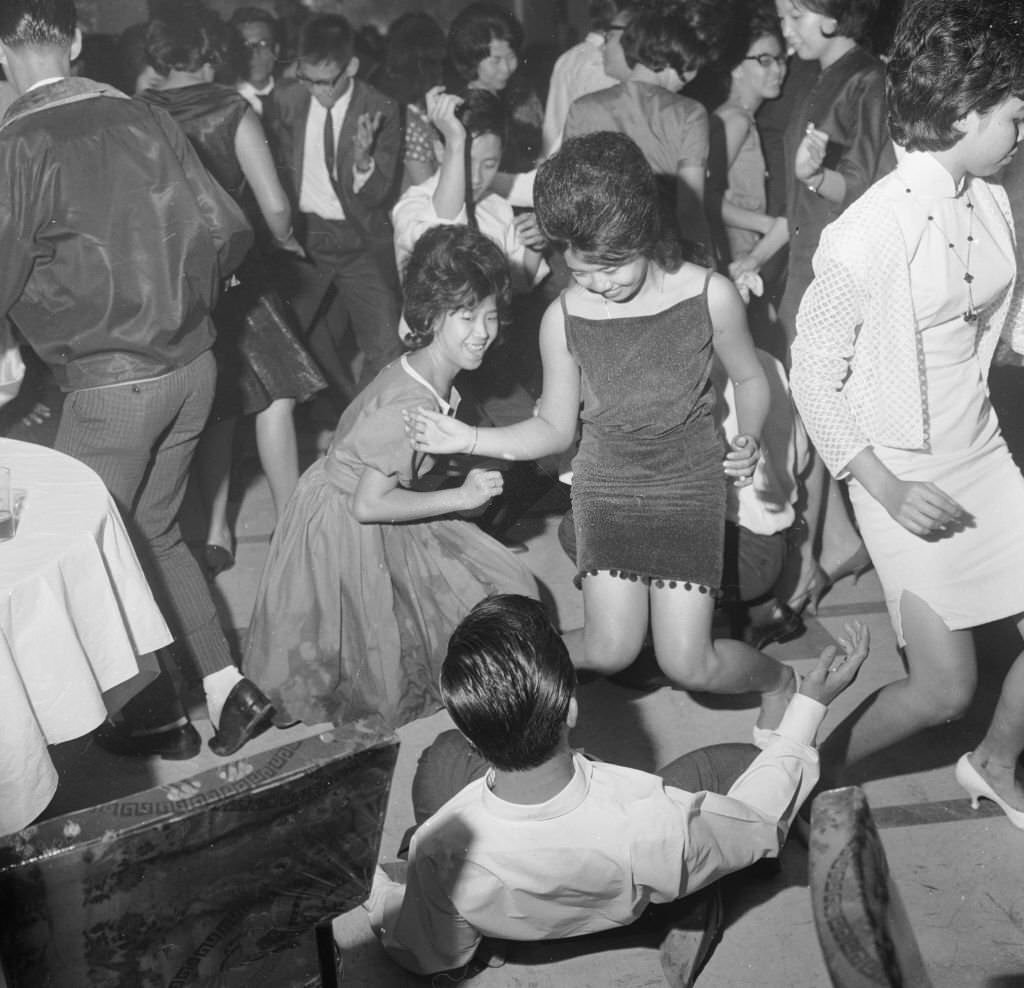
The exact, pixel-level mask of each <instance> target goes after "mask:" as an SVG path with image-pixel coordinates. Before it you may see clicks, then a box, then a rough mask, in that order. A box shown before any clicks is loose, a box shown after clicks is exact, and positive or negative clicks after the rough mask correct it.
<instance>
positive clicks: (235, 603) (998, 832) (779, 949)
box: [51, 460, 1024, 988]
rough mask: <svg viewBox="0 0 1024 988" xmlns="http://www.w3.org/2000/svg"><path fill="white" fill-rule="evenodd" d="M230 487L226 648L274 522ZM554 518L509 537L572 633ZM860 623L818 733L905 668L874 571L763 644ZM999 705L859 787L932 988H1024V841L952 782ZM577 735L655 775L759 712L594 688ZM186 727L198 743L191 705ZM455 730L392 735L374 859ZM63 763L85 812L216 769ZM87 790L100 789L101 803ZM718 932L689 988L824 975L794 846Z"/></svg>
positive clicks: (554, 981) (369, 987)
mask: <svg viewBox="0 0 1024 988" xmlns="http://www.w3.org/2000/svg"><path fill="white" fill-rule="evenodd" d="M236 480H237V482H236V483H235V485H234V488H235V490H234V493H233V501H234V507H235V508H236V509H237V522H236V531H237V534H238V547H237V563H236V565H235V567H234V568H233V569H231V570H229V571H227V572H225V573H223V574H221V576H220V577H218V579H217V582H216V598H217V603H218V606H219V608H220V611H221V616H222V619H223V623H224V625H225V627H227V628H229V629H231V630H232V631H233V632H234V633H235V635H236V636H237V637H236V640H237V641H241V640H242V639H243V637H244V634H245V626H246V624H247V622H248V619H249V612H250V609H251V606H252V602H253V597H254V594H255V590H256V585H257V582H258V580H259V576H260V570H261V567H262V565H263V559H264V557H265V554H266V550H267V544H268V536H269V533H270V531H271V528H272V526H273V515H272V510H271V502H270V496H269V493H268V490H267V487H266V484H265V482H264V481H263V479H262V477H261V476H260V475H259V473H258V471H257V469H256V467H255V464H254V462H253V461H251V460H245V461H244V462H243V466H242V469H241V470H240V471H239V472H238V477H237V478H236ZM558 520H559V519H558V517H557V515H554V514H546V513H545V512H544V511H538V512H536V513H534V514H531V515H530V516H528V517H526V518H524V519H522V520H520V522H518V523H517V525H516V527H515V529H514V530H513V535H514V536H515V538H516V539H517V540H518V541H519V542H521V543H522V544H523V546H525V554H524V557H523V558H524V559H525V561H526V563H527V565H528V566H529V567H530V569H531V570H532V571H533V572H534V573H535V574H536V576H537V578H538V580H539V581H540V583H541V586H542V591H543V593H544V594H545V596H546V598H547V599H548V600H549V601H550V603H551V605H552V607H553V608H554V610H555V611H556V612H557V615H558V619H559V621H560V623H561V625H562V627H565V628H571V627H574V626H577V625H578V624H579V623H580V622H581V617H582V604H581V600H580V595H579V592H578V591H577V590H576V589H575V588H574V587H573V586H572V579H571V578H572V567H571V565H570V563H569V561H568V560H567V559H566V557H565V556H564V555H563V554H562V551H561V549H560V548H559V546H558V541H557V538H556V535H555V532H556V528H557V525H558ZM186 528H187V531H188V534H189V537H190V539H194V540H195V541H196V542H201V541H202V533H201V529H200V527H199V526H198V525H197V524H189V525H187V526H186ZM852 617H856V618H859V619H860V620H863V621H865V622H867V623H868V624H869V626H870V628H871V633H872V640H873V647H872V654H871V657H870V659H869V660H868V663H867V664H866V665H865V667H864V669H863V670H862V671H861V674H860V678H859V680H858V681H857V682H856V683H855V684H854V686H853V687H852V688H851V689H850V690H849V691H848V693H847V694H846V695H845V696H843V697H841V698H840V700H839V701H838V702H837V703H836V705H835V710H834V711H833V712H832V713H830V715H829V719H828V720H827V721H826V730H827V729H828V725H829V724H830V723H835V722H836V720H837V715H842V714H843V713H845V712H846V711H848V710H849V709H851V708H852V707H854V706H855V705H856V704H857V703H858V702H859V701H860V700H861V699H862V698H863V697H864V696H866V695H867V694H868V693H869V692H870V691H871V690H872V689H873V688H875V687H877V686H878V685H881V684H883V683H885V682H887V681H889V680H890V679H893V678H895V677H896V676H897V675H898V674H899V672H900V669H901V666H900V658H899V655H898V653H897V650H896V647H895V639H894V636H893V633H892V631H891V628H890V626H889V621H888V617H887V615H886V613H885V609H884V606H883V604H882V597H881V592H880V589H879V585H878V582H877V580H876V579H875V577H874V575H873V574H872V573H868V574H867V575H865V576H864V577H863V578H862V579H861V580H860V581H859V583H857V584H856V585H853V584H852V582H851V581H849V580H847V581H845V582H843V583H841V584H840V585H839V586H837V587H836V588H834V589H833V590H832V592H831V593H830V594H829V595H828V596H827V597H826V598H825V599H824V600H823V602H822V606H821V609H820V611H819V614H818V616H817V618H815V619H812V620H811V621H810V622H809V630H808V634H807V636H805V637H804V638H803V639H800V640H797V641H795V642H791V643H789V644H787V645H782V646H773V647H772V649H771V651H772V654H774V655H776V656H777V657H779V658H781V659H783V660H785V661H787V662H790V663H791V664H792V665H793V667H794V668H795V669H797V670H798V671H806V670H808V669H809V668H810V667H811V655H812V653H815V652H816V651H817V650H818V649H819V648H820V647H821V645H822V644H823V643H827V642H828V641H829V640H830V638H831V636H832V635H835V634H839V633H840V631H841V629H842V625H843V622H844V621H845V620H848V619H849V618H852ZM981 637H982V639H983V641H982V643H981V647H980V655H981V660H982V669H983V671H982V677H983V679H984V680H986V681H988V682H989V683H990V684H995V685H996V686H997V685H998V682H999V681H1000V678H1001V676H1002V673H1003V671H1004V670H1005V668H1006V665H1007V661H1008V659H1009V658H1010V657H1011V655H1012V650H1013V647H1014V638H1013V634H1012V629H1009V630H1008V629H1004V628H999V627H992V628H986V629H984V631H983V633H982V636H981ZM993 702H994V692H993V690H992V689H991V688H989V689H983V690H982V691H981V694H980V695H979V698H978V701H977V703H976V705H975V708H974V709H973V710H972V711H971V713H970V715H969V716H968V717H967V718H966V719H965V720H963V721H961V722H959V723H957V724H954V725H950V726H949V727H946V728H943V729H941V730H934V731H931V732H929V733H927V734H926V735H923V736H921V737H919V738H916V739H914V740H913V741H911V742H908V743H907V744H905V745H904V746H902V747H901V748H900V750H899V751H898V752H897V753H894V754H891V755H888V756H886V757H885V758H882V759H879V760H878V761H877V763H876V764H874V765H872V766H871V771H870V774H869V776H868V778H867V779H866V781H865V783H864V784H865V790H866V792H867V794H868V797H869V799H870V802H871V806H872V808H873V811H874V815H875V819H876V822H877V824H878V827H879V830H880V833H881V838H882V841H883V844H884V846H885V850H886V853H887V855H888V858H889V862H890V866H891V868H892V871H893V874H894V876H895V879H896V881H897V882H898V884H899V886H900V889H901V892H902V896H903V900H904V903H905V905H906V908H907V911H908V913H909V916H910V920H911V922H912V924H913V927H914V929H915V931H916V934H917V937H918V940H919V942H920V946H921V950H922V953H923V956H924V958H925V961H926V963H927V966H928V969H929V973H930V974H931V976H932V979H933V982H934V984H935V985H936V986H937V988H1024V833H1022V832H1020V831H1017V830H1015V829H1013V828H1012V827H1011V826H1010V824H1009V823H1008V822H1007V821H1006V820H1005V819H1004V818H1003V817H1002V816H999V815H997V814H996V813H995V812H994V811H993V809H992V807H991V805H990V804H987V803H982V804H981V809H980V810H979V811H973V810H972V809H971V808H970V803H969V800H968V799H967V797H966V796H965V794H964V793H963V791H962V790H961V789H959V787H958V786H957V784H956V783H955V781H954V779H953V764H954V762H955V761H956V759H957V757H959V755H961V754H962V753H963V752H964V751H967V750H969V749H970V748H971V746H972V744H973V743H975V742H976V741H977V739H978V738H979V737H980V736H981V733H982V729H983V725H984V724H985V723H986V720H987V712H988V711H989V710H990V709H991V705H992V703H993ZM580 714H581V715H580V726H579V728H578V729H577V731H576V733H575V736H574V743H575V744H576V745H577V746H578V747H584V748H586V750H587V751H589V752H592V753H593V754H595V755H596V756H598V757H600V758H603V759H607V760H613V761H617V762H621V763H623V764H628V765H632V766H635V767H638V768H643V769H653V768H655V767H656V766H658V765H661V764H663V763H665V762H668V761H669V760H671V759H672V758H674V757H676V756H677V755H679V754H681V753H683V752H685V751H687V750H689V749H691V748H694V747H697V746H699V745H702V744H708V743H712V742H716V741H740V740H747V739H748V738H749V732H750V727H751V725H752V724H753V722H754V719H755V716H756V706H755V699H754V698H753V697H744V698H740V699H735V700H730V699H723V698H721V697H708V696H696V695H689V694H687V693H685V692H681V691H675V690H671V689H669V688H668V687H662V688H659V689H655V690H652V691H650V692H646V693H641V692H637V691H631V690H627V689H625V688H623V687H620V686H617V685H614V684H612V683H609V682H605V681H596V682H592V683H588V684H587V685H586V686H584V687H582V688H581V690H580ZM196 716H197V726H198V728H199V730H200V731H201V733H202V734H203V736H204V738H206V737H208V736H209V734H210V726H209V723H208V722H207V721H205V720H203V719H199V718H202V717H204V716H205V714H204V713H203V710H202V706H201V704H197V706H196ZM449 726H450V721H449V720H448V718H447V716H446V715H445V714H443V713H441V714H437V715H435V716H433V717H430V718H427V719H425V720H422V721H419V722H417V723H414V724H411V725H409V726H407V727H405V728H403V729H402V730H401V731H400V732H399V735H400V738H401V742H402V746H401V751H400V754H399V760H398V767H397V770H396V774H395V777H394V783H393V786H392V791H391V799H390V803H389V807H388V813H387V818H386V823H385V832H384V838H383V845H382V856H383V857H384V858H388V857H392V856H394V854H395V851H396V849H397V847H398V843H399V840H400V838H401V836H402V834H403V832H404V831H405V829H406V827H408V826H409V824H410V823H411V821H412V810H411V804H410V798H409V783H410V780H411V778H412V774H413V772H414V770H415V766H416V762H417V759H418V757H419V754H420V751H421V750H422V749H423V747H424V746H425V745H427V744H429V743H430V741H431V740H432V739H433V738H434V736H435V735H436V734H437V733H438V732H439V731H441V730H444V729H446V728H447V727H449ZM315 731H316V728H309V727H300V728H292V729H290V730H289V731H278V730H272V731H271V732H269V733H268V734H266V735H264V736H263V737H261V738H259V739H258V740H257V741H256V742H254V743H253V744H252V745H251V746H250V747H249V748H246V749H245V751H244V752H243V754H248V753H249V752H250V751H251V750H259V749H264V748H269V747H274V746H277V745H279V744H282V743H284V742H285V741H286V740H291V739H293V738H296V737H299V736H301V735H302V734H304V733H310V732H315ZM63 747H64V749H65V750H63V751H59V752H57V756H58V758H60V759H61V760H62V761H61V762H60V763H59V765H58V767H63V768H64V769H65V771H64V772H63V776H64V777H65V778H67V779H69V780H74V779H78V780H87V781H88V784H89V787H90V793H91V796H92V799H93V800H96V799H97V798H111V797H112V796H114V795H116V794H117V793H119V792H124V791H131V790H133V789H139V788H143V787H146V786H150V785H154V784H164V783H169V782H173V781H175V780H176V779H179V778H181V777H183V776H187V775H191V774H193V773H194V772H196V771H199V770H201V769H205V768H209V767H211V766H214V765H217V764H219V763H220V762H221V761H223V760H221V759H218V758H216V756H214V755H213V754H211V753H210V752H209V751H208V750H206V749H204V751H203V753H202V754H201V755H200V756H199V757H198V758H196V759H195V760H194V761H192V762H184V763H171V762H159V761H154V762H152V763H150V764H147V763H145V762H143V763H134V762H131V761H128V760H124V759H115V758H113V757H111V756H107V755H105V754H103V753H102V752H99V751H97V750H96V749H95V747H94V746H91V745H88V744H83V743H71V744H70V745H67V746H63ZM97 780H102V785H103V786H105V787H106V789H105V791H104V792H103V793H97V792H96V786H97V785H98V784H100V783H98V781H97ZM83 798H84V794H83V791H81V790H78V789H76V788H75V787H74V785H73V784H67V785H62V787H61V789H60V790H59V791H58V795H57V797H56V800H55V803H54V804H53V806H52V807H51V812H60V811H62V810H64V809H68V808H71V807H73V806H75V805H81V801H82V799H83ZM727 916H728V919H727V927H726V929H725V932H724V935H723V937H722V940H721V942H720V943H719V945H718V948H717V950H716V951H715V953H714V955H713V957H712V958H711V960H710V962H709V964H708V966H707V967H706V969H705V971H704V973H703V974H702V975H701V977H700V979H699V982H698V985H699V986H700V988H776V986H777V988H823V986H826V985H828V983H829V981H828V976H827V974H826V971H825V967H824V963H823V961H822V959H821V954H820V951H819V949H818V946H817V939H816V935H815V931H814V924H813V921H812V917H811V906H810V900H809V895H808V891H807V854H806V850H805V849H804V848H803V846H802V845H800V844H799V843H798V842H796V841H790V843H789V844H788V845H787V847H786V848H785V850H784V853H783V856H782V861H781V869H780V871H779V873H778V874H777V875H775V876H772V877H767V878H764V877H759V878H758V879H757V880H752V879H749V878H740V879H738V880H734V881H733V882H732V883H731V885H730V889H729V894H728V899H727ZM335 932H336V937H337V940H338V942H339V944H340V945H341V947H342V948H343V952H344V958H345V977H344V984H345V985H346V986H357V988H400V986H405V985H420V984H423V983H424V982H423V981H422V980H420V979H414V978H411V977H408V976H406V975H404V974H403V973H402V972H401V971H400V970H399V969H398V968H396V967H395V966H393V965H392V964H391V963H390V962H389V960H388V959H387V958H386V957H385V956H384V954H383V952H382V951H381V950H380V948H379V947H378V945H377V943H376V941H375V940H374V938H373V935H372V934H371V932H370V930H369V926H368V924H367V921H366V918H365V914H364V913H363V911H362V910H360V909H356V910H354V911H353V912H351V913H349V914H347V915H345V916H342V917H339V919H338V920H337V921H336V923H335ZM472 984H474V985H479V986H480V988H492V986H493V988H504V986H523V988H526V986H531V988H548V986H550V988H555V986H558V988H565V986H576V985H578V986H587V988H602V986H616V988H646V986H652V988H653V986H658V985H662V984H664V981H663V978H662V974H661V968H660V964H659V959H658V954H657V951H656V950H655V949H654V948H653V947H649V946H636V945H626V946H621V947H617V948H614V949H608V950H602V951H600V952H597V953H590V954H585V955H577V956H571V955H569V956H559V957H557V958H555V959H546V960H544V961H543V962H542V961H540V960H538V959H537V958H536V957H534V956H533V955H532V954H530V952H528V951H523V952H521V956H520V955H519V954H518V953H517V952H515V951H513V952H512V953H511V954H510V956H509V958H508V959H507V960H506V962H505V963H504V964H503V965H502V966H498V967H494V968H491V969H488V970H485V971H483V972H482V973H481V974H479V975H477V977H476V978H474V979H473V981H472Z"/></svg>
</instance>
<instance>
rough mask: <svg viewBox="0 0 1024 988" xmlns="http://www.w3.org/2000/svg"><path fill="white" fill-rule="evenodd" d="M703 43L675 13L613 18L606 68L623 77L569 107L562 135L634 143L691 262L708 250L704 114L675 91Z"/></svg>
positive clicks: (636, 12) (691, 72) (637, 11)
mask: <svg viewBox="0 0 1024 988" xmlns="http://www.w3.org/2000/svg"><path fill="white" fill-rule="evenodd" d="M704 52H705V49H704V46H703V43H702V42H701V41H700V39H699V38H698V37H697V35H696V33H695V32H694V30H693V29H692V28H691V27H690V25H689V24H688V23H687V19H686V17H685V15H684V12H683V11H682V10H681V9H680V8H673V7H651V6H649V5H647V4H641V3H635V2H634V3H631V4H629V5H628V6H624V7H623V9H621V10H620V11H619V13H618V14H617V15H616V16H615V17H614V18H613V21H612V23H611V24H610V25H609V27H608V31H607V40H606V42H605V48H604V65H605V71H607V72H608V73H609V74H610V75H612V76H615V77H616V78H619V79H621V80H622V81H621V82H619V83H618V84H617V85H615V86H612V87H611V88H610V89H603V90H599V91H598V92H594V93H589V94H588V95H586V96H582V97H580V99H578V100H576V102H575V103H573V105H572V106H571V107H570V109H569V116H568V118H567V119H566V122H565V137H566V138H570V137H578V136H581V135H583V134H591V133H594V132H595V131H605V130H607V131H616V132H618V133H621V134H625V135H626V136H627V137H629V138H631V139H632V140H633V141H634V142H635V143H636V144H637V146H638V147H639V148H640V150H641V151H643V153H644V157H645V158H646V159H647V163H648V164H649V165H650V166H651V170H652V171H653V172H654V175H655V178H656V179H657V181H658V188H659V194H660V197H661V204H662V209H663V215H664V217H665V220H666V221H667V223H668V224H669V228H670V229H675V230H676V231H677V232H678V233H679V234H680V235H681V236H682V237H683V238H684V240H685V241H687V242H688V243H690V244H692V245H694V250H695V252H696V253H695V254H694V259H696V258H697V257H698V256H699V257H702V258H703V257H704V256H705V255H706V254H707V253H708V251H709V249H710V242H711V237H710V232H709V230H708V223H707V219H706V217H705V215H704V205H703V202H704V181H705V169H706V166H707V159H708V114H707V111H706V110H705V109H704V107H703V106H701V105H700V103H698V102H697V101H696V100H692V99H690V98H689V97H686V96H682V95H680V93H679V91H680V90H681V89H682V88H683V86H684V85H685V84H686V83H687V82H688V81H689V80H690V79H692V78H693V77H694V76H695V75H696V73H697V71H698V69H699V68H700V67H701V65H702V64H703V60H704V57H705V56H704Z"/></svg>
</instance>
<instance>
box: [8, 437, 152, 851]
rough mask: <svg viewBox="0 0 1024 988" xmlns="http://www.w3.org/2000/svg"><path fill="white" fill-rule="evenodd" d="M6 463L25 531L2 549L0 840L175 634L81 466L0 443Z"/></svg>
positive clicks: (112, 510)
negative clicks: (116, 695) (54, 750)
mask: <svg viewBox="0 0 1024 988" xmlns="http://www.w3.org/2000/svg"><path fill="white" fill-rule="evenodd" d="M0 466H5V467H9V468H10V471H11V486H12V488H13V489H14V490H15V492H16V494H17V495H23V501H22V505H21V511H20V517H19V521H18V528H17V534H16V535H15V537H14V538H13V539H11V540H10V541H7V542H0V834H8V833H12V832H14V831H15V830H19V829H21V828H22V827H24V826H26V825H27V824H29V823H30V822H31V821H32V820H33V819H35V817H37V816H38V815H39V814H40V813H41V812H42V811H43V810H44V809H45V808H46V805H47V804H48V803H49V802H50V800H51V799H52V798H53V794H54V792H55V791H56V789H57V772H56V769H55V768H54V765H53V762H52V761H51V759H50V756H49V752H48V751H47V745H48V744H59V743H60V742H62V741H69V740H71V739H72V738H77V737H81V736H82V735H84V734H87V733H89V732H90V731H92V730H93V729H95V728H96V727H98V726H99V725H100V724H101V723H102V722H103V720H104V718H105V717H106V715H107V708H106V706H105V704H104V698H103V693H104V692H105V691H107V690H111V689H112V688H113V687H115V686H118V685H119V684H121V683H124V682H126V681H127V680H129V679H131V678H132V677H134V676H136V675H137V674H138V673H139V665H138V658H139V657H140V656H142V655H144V654H146V653H150V652H153V651H154V650H156V649H158V648H161V647H163V646H164V645H167V644H168V643H169V642H170V641H171V634H170V631H169V630H168V628H167V624H166V623H165V622H164V619H163V617H162V615H161V614H160V611H159V609H158V608H157V606H156V602H155V601H154V599H153V595H152V593H151V592H150V589H149V585H148V584H147V582H146V578H145V576H144V575H143V573H142V569H141V567H140V565H139V561H138V559H137V557H136V555H135V550H134V548H133V547H132V544H131V541H130V540H129V538H128V533H127V532H126V531H125V527H124V524H123V522H122V521H121V516H120V514H119V513H118V510H117V507H116V505H115V504H114V502H113V500H112V499H111V497H110V495H109V493H108V492H107V489H106V488H105V487H104V486H103V483H102V481H101V480H100V479H99V477H98V476H97V475H96V474H95V473H94V472H93V471H92V470H90V469H89V468H88V467H87V466H85V465H84V464H83V463H80V462H79V461H78V460H75V459H72V458H71V457H69V456H64V455H63V454H62V453H56V452H54V451H53V450H51V449H47V448H46V447H43V446H37V445H34V444H32V443H22V442H15V441H14V440H10V439H0Z"/></svg>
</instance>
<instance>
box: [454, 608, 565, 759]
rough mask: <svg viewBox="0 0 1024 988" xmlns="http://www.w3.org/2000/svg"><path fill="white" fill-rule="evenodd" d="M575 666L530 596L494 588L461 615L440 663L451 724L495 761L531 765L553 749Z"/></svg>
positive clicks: (557, 743)
mask: <svg viewBox="0 0 1024 988" xmlns="http://www.w3.org/2000/svg"><path fill="white" fill-rule="evenodd" d="M575 689H576V670H575V669H574V668H573V665H572V662H571V661H570V660H569V653H568V651H567V650H566V647H565V644H564V642H563V641H562V639H561V637H560V636H559V634H558V632H557V631H555V629H554V628H553V627H552V625H551V622H550V621H549V620H548V618H547V615H546V614H545V613H544V609H543V607H542V606H541V605H540V603H538V602H537V601H536V600H532V599H530V598H529V597H523V596H520V595H519V594H500V595H497V596H494V597H487V598H485V599H484V600H482V601H481V602H480V603H479V604H477V605H476V607H474V608H473V610H472V611H470V612H469V614H468V615H467V616H466V617H465V618H464V619H463V620H462V621H461V623H460V624H459V626H458V627H457V628H456V629H455V632H454V634H452V637H451V640H450V642H449V643H448V654H447V655H446V656H445V660H444V664H443V665H442V666H441V698H442V699H443V700H444V705H445V707H446V708H447V710H448V713H449V714H450V715H451V718H452V720H453V721H454V722H455V726H456V727H457V728H458V729H459V730H460V731H461V732H462V733H463V735H464V736H465V737H466V739H467V740H468V741H469V743H470V744H471V745H473V747H474V748H475V749H476V750H477V751H478V752H479V753H480V754H481V755H483V757H484V758H486V759H487V760H488V761H489V762H490V763H491V764H492V765H493V766H494V767H495V768H497V769H500V770H501V771H504V772H521V771H523V770H524V769H528V768H536V767H537V766H538V765H541V764H543V763H544V762H545V761H547V760H548V759H549V758H550V757H551V756H552V755H553V754H554V753H555V752H556V751H557V749H558V745H559V743H560V741H561V739H562V736H563V731H564V728H565V722H566V717H567V716H568V713H569V702H570V700H572V696H573V692H574V691H575Z"/></svg>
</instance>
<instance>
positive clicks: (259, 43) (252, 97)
mask: <svg viewBox="0 0 1024 988" xmlns="http://www.w3.org/2000/svg"><path fill="white" fill-rule="evenodd" d="M231 26H232V27H233V28H234V29H235V31H237V32H238V35H239V37H240V38H241V41H242V47H243V50H244V53H245V57H246V62H245V70H244V72H243V73H242V79H241V80H240V81H239V83H238V86H237V89H238V91H239V93H241V95H242V96H244V97H245V98H246V100H248V102H249V105H250V106H251V107H252V108H253V109H254V110H255V111H256V113H257V114H259V115H260V116H262V115H263V101H264V100H265V99H266V98H267V97H268V96H269V95H270V94H271V93H272V92H273V91H274V83H275V79H274V69H275V68H276V66H277V57H278V53H279V51H280V43H279V41H278V25H277V20H276V19H275V18H274V16H273V15H272V14H270V13H269V12H268V11H266V10H263V9H262V8H260V7H239V8H238V10H236V11H235V12H234V14H232V15H231Z"/></svg>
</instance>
